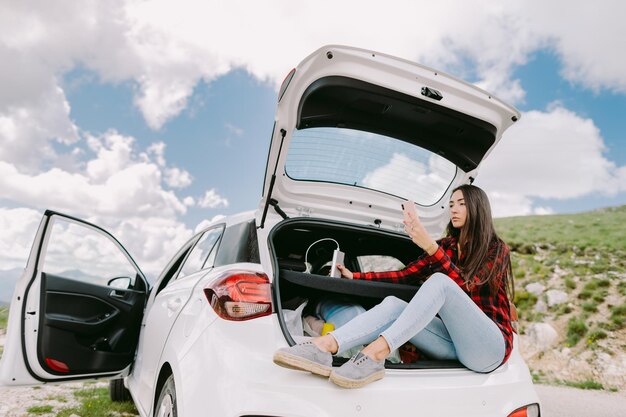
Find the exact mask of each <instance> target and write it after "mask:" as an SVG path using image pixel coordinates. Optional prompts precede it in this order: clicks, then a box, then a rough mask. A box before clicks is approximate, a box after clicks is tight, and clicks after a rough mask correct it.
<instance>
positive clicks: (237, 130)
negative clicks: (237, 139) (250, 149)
mask: <svg viewBox="0 0 626 417" xmlns="http://www.w3.org/2000/svg"><path fill="white" fill-rule="evenodd" d="M224 126H225V127H226V129H227V130H228V131H229V132H231V133H233V134H234V135H235V136H241V135H243V129H242V128H240V127H237V126H235V125H232V124H230V123H226V124H225V125H224Z"/></svg>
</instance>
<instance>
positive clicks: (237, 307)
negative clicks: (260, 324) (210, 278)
mask: <svg viewBox="0 0 626 417" xmlns="http://www.w3.org/2000/svg"><path fill="white" fill-rule="evenodd" d="M204 295H205V296H206V298H207V300H209V304H211V307H213V310H215V312H216V313H217V315H218V316H220V317H221V318H223V319H226V320H234V321H242V320H250V319H254V318H257V317H263V316H267V315H270V314H272V286H271V284H270V280H269V278H268V277H267V275H265V274H261V273H258V272H250V271H228V272H227V273H224V274H223V275H221V276H219V277H217V278H216V280H215V281H214V282H213V283H212V284H211V285H209V286H208V287H207V288H205V289H204Z"/></svg>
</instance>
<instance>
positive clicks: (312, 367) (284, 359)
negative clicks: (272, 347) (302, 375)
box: [274, 352, 333, 376]
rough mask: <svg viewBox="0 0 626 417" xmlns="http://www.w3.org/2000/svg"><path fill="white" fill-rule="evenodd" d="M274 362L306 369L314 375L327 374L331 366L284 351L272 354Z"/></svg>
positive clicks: (284, 366)
mask: <svg viewBox="0 0 626 417" xmlns="http://www.w3.org/2000/svg"><path fill="white" fill-rule="evenodd" d="M274 363H275V364H276V365H279V366H282V367H283V368H288V369H296V370H298V371H308V372H311V373H312V374H315V375H320V376H329V375H330V373H331V372H332V370H333V368H331V367H327V366H324V365H321V364H319V363H317V362H313V361H310V360H307V359H304V358H301V357H299V356H294V355H290V354H288V353H285V352H276V353H275V354H274Z"/></svg>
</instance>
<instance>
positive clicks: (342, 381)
mask: <svg viewBox="0 0 626 417" xmlns="http://www.w3.org/2000/svg"><path fill="white" fill-rule="evenodd" d="M384 376H385V371H384V370H382V371H378V372H376V373H374V374H372V375H370V376H368V377H367V378H363V379H350V378H346V377H344V376H341V375H338V374H337V373H336V372H332V373H331V374H330V380H331V381H332V382H334V383H335V384H336V385H339V386H340V387H342V388H361V387H364V386H366V385H367V384H370V383H372V382H374V381H378V380H379V379H383V377H384Z"/></svg>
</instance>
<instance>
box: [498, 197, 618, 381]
mask: <svg viewBox="0 0 626 417" xmlns="http://www.w3.org/2000/svg"><path fill="white" fill-rule="evenodd" d="M496 228H497V230H498V233H499V234H500V236H501V237H502V239H503V240H504V241H506V242H507V243H508V244H509V246H510V248H511V260H512V264H513V272H514V276H515V280H516V285H515V289H516V295H515V304H516V306H517V307H518V311H519V313H520V333H521V334H524V333H525V331H526V329H528V328H529V327H530V326H531V325H532V324H533V323H548V324H550V325H551V326H552V327H553V328H554V329H555V330H556V331H557V333H558V343H557V345H556V346H554V348H553V351H550V352H541V353H540V354H537V355H536V356H533V357H532V358H527V360H528V362H529V365H530V367H531V369H534V370H535V375H536V377H537V379H539V380H543V381H545V382H554V381H559V380H563V379H568V378H569V380H570V381H571V380H572V379H574V380H578V382H581V383H582V382H585V381H586V382H590V383H592V384H591V385H592V386H596V387H602V386H604V387H605V388H611V389H626V382H625V381H624V378H623V376H622V377H620V376H619V375H616V378H614V379H612V377H611V375H607V373H606V372H605V373H603V372H602V367H603V366H605V365H606V364H607V363H608V365H606V369H610V370H612V371H614V370H615V369H620V368H619V366H623V365H619V364H620V363H622V364H623V363H624V362H623V361H624V360H626V355H624V352H626V206H620V207H612V208H606V209H601V210H595V211H591V212H586V213H580V214H568V215H549V216H525V217H512V218H503V219H497V220H496ZM530 284H535V287H537V285H536V284H541V285H542V286H543V290H540V291H537V290H536V288H535V289H533V291H529V289H530V288H531V287H529V285H530ZM549 292H552V293H554V292H561V293H565V294H566V295H567V299H566V300H565V301H563V302H558V303H554V302H553V303H552V305H550V303H549V297H548V293H549ZM574 358H576V359H574ZM579 359H580V360H579ZM551 361H552V362H558V361H560V364H559V365H558V366H552V367H551V366H550V365H551V364H552V362H551ZM581 361H583V362H584V363H583V362H581ZM611 361H614V362H615V363H617V365H616V364H612V363H611ZM581 363H582V365H584V366H582V365H581ZM587 365H588V366H587ZM575 366H577V367H579V368H580V369H579V370H576V369H568V367H571V368H573V367H575ZM551 368H554V369H553V371H550V369H551ZM546 369H548V371H546ZM621 371H626V370H621ZM572 375H574V377H572ZM578 376H580V378H578ZM594 384H595V385H594Z"/></svg>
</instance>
